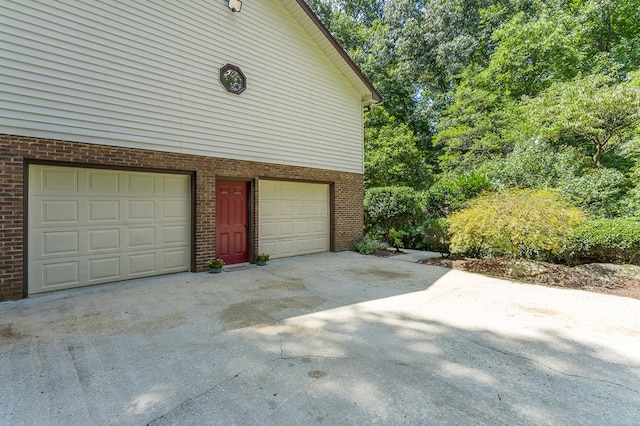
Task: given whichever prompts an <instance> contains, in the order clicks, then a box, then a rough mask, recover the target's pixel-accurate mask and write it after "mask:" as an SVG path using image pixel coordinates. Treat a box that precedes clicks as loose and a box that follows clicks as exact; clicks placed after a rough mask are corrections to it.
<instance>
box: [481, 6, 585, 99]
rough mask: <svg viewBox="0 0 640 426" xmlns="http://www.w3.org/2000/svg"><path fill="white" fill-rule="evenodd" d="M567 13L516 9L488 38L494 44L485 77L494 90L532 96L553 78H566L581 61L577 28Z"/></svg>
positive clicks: (517, 95) (572, 74) (517, 96)
mask: <svg viewBox="0 0 640 426" xmlns="http://www.w3.org/2000/svg"><path fill="white" fill-rule="evenodd" d="M578 25H579V22H578V21H577V20H576V19H575V18H574V17H573V16H572V15H570V14H565V13H555V12H554V11H553V10H552V9H548V10H543V11H541V12H540V13H538V14H536V16H527V14H526V13H524V12H520V13H517V14H515V15H514V16H513V17H512V18H511V19H509V20H508V21H506V22H504V23H503V24H502V25H501V26H500V27H499V28H498V29H497V30H496V31H494V33H493V36H492V39H493V42H494V43H495V44H496V46H497V47H496V49H495V52H494V53H493V54H492V55H491V60H490V62H489V66H488V67H487V70H486V77H485V78H486V79H487V81H488V82H489V84H490V85H491V86H492V87H493V88H494V90H495V91H496V92H498V93H499V92H500V91H501V92H502V93H505V94H506V95H507V96H509V97H511V98H512V99H520V97H522V96H523V95H528V96H534V95H536V94H537V93H539V92H540V91H541V90H543V89H545V88H546V87H549V85H550V84H551V83H552V82H553V81H567V80H570V79H571V78H573V77H574V76H576V75H577V73H578V66H579V65H580V62H581V59H582V58H581V54H580V49H579V47H580V46H579V40H578V38H577V34H578V31H577V27H578Z"/></svg>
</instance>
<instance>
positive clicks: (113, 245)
mask: <svg viewBox="0 0 640 426" xmlns="http://www.w3.org/2000/svg"><path fill="white" fill-rule="evenodd" d="M190 187H191V183H190V176H188V175H176V174H165V173H147V172H131V171H118V170H106V169H91V168H74V167H59V166H47V165H31V166H30V167H29V199H28V254H27V256H28V293H29V294H35V293H42V292H47V291H53V290H61V289H67V288H74V287H82V286H87V285H93V284H101V283H107V282H114V281H121V280H126V279H132V278H140V277H147V276H153V275H161V274H168V273H173V272H181V271H188V270H189V269H190V264H191V234H192V224H191V195H190V194H191V190H190ZM259 189H260V202H259V224H260V225H259V226H260V234H259V236H260V240H259V248H260V251H261V252H266V253H269V254H271V256H272V258H279V257H287V256H296V255H301V254H309V253H318V252H322V251H328V250H329V223H330V220H329V186H328V185H321V184H308V183H297V182H280V181H260V187H259Z"/></svg>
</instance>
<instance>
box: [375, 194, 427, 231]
mask: <svg viewBox="0 0 640 426" xmlns="http://www.w3.org/2000/svg"><path fill="white" fill-rule="evenodd" d="M421 204H422V203H421V196H420V194H419V193H418V192H417V191H416V190H415V189H412V188H409V187H406V186H385V187H381V188H371V189H368V190H367V191H366V192H365V196H364V219H365V220H364V222H365V231H366V232H367V233H373V234H374V235H377V236H379V237H380V238H382V239H383V240H385V241H387V242H390V235H389V232H390V231H391V230H395V231H396V232H398V231H399V232H407V229H408V227H410V226H411V225H412V224H414V223H416V222H418V221H420V220H422V218H423V217H424V213H423V210H422V208H421Z"/></svg>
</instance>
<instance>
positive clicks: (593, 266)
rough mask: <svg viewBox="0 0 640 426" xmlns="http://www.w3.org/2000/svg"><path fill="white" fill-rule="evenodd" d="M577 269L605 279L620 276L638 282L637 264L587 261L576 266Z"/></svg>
mask: <svg viewBox="0 0 640 426" xmlns="http://www.w3.org/2000/svg"><path fill="white" fill-rule="evenodd" d="M576 269H577V270H579V271H583V272H586V273H588V274H591V275H596V276H598V277H600V278H604V279H606V280H615V279H617V278H622V279H625V280H631V281H638V282H640V266H637V265H616V264H613V263H589V264H587V265H580V266H576Z"/></svg>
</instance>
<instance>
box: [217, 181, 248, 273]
mask: <svg viewBox="0 0 640 426" xmlns="http://www.w3.org/2000/svg"><path fill="white" fill-rule="evenodd" d="M248 236H249V182H237V181H226V180H218V181H216V257H219V258H221V259H222V260H224V263H225V264H227V265H232V264H234V263H242V262H247V261H248V260H249V238H248Z"/></svg>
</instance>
